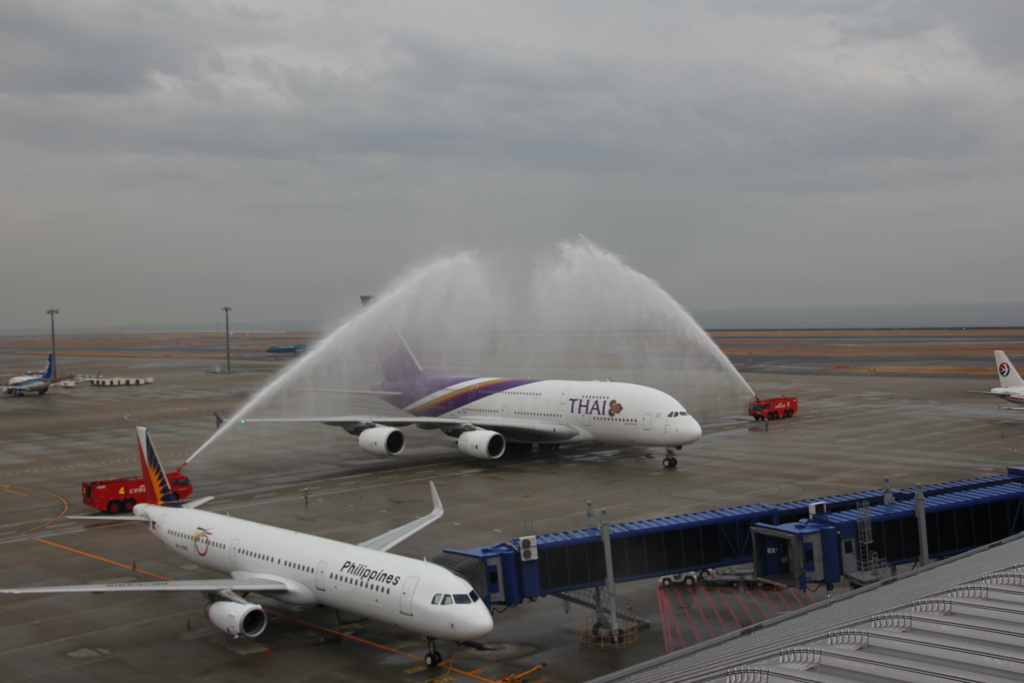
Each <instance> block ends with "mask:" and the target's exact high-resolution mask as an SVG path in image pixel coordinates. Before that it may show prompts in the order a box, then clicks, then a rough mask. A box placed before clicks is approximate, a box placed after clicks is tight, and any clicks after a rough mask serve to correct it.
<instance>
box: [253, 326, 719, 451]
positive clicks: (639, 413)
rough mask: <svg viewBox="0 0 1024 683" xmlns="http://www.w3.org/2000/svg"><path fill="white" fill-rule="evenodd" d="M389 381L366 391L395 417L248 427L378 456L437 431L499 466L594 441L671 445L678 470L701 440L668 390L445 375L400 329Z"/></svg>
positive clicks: (388, 344)
mask: <svg viewBox="0 0 1024 683" xmlns="http://www.w3.org/2000/svg"><path fill="white" fill-rule="evenodd" d="M377 354H378V357H379V359H380V365H381V369H382V370H383V371H384V382H383V383H382V384H380V385H378V386H376V387H374V388H373V389H372V390H368V391H340V392H339V393H353V394H372V395H376V396H379V397H381V398H382V399H384V400H385V401H387V402H388V403H390V404H392V405H393V406H395V407H397V408H399V409H401V410H403V411H405V412H406V413H408V414H409V416H408V417H402V416H398V417H396V416H393V415H380V416H377V415H343V416H325V417H309V418H305V417H303V418H253V419H250V418H246V419H243V420H242V422H322V423H324V424H328V425H332V426H336V427H342V428H343V429H345V430H346V431H347V432H349V433H350V434H353V435H355V436H357V437H358V438H359V447H360V448H362V449H363V450H365V451H367V452H369V453H374V454H376V455H398V454H399V453H401V452H402V450H403V449H404V448H405V435H404V434H403V433H402V431H401V430H400V429H399V427H405V426H409V425H415V426H416V427H419V428H420V429H436V430H439V431H441V432H442V433H444V434H446V435H447V436H450V437H453V438H455V439H457V440H458V449H459V450H460V451H461V452H462V453H465V454H466V455H469V456H472V457H474V458H480V459H482V460H497V459H498V458H500V457H501V456H502V455H504V453H505V449H506V445H507V443H513V444H525V445H527V446H529V445H530V444H539V445H540V447H541V448H552V447H557V446H558V445H560V444H566V443H580V442H596V443H606V444H610V445H615V446H647V447H661V448H665V449H666V451H667V452H666V455H665V458H664V460H663V461H662V464H664V466H665V467H675V466H676V464H677V460H676V457H675V455H674V451H673V449H675V450H678V449H681V448H682V447H683V446H685V445H686V444H689V443H693V442H694V441H696V440H697V439H699V438H700V436H701V428H700V425H699V424H698V423H697V421H696V420H695V419H693V417H692V416H690V415H688V414H687V412H686V409H685V408H684V407H683V405H682V404H681V403H680V402H679V401H677V400H676V399H675V398H673V397H672V396H669V395H668V394H666V393H665V392H663V391H660V390H658V389H654V388H652V387H646V386H642V385H639V384H629V383H626V382H611V381H609V382H599V381H590V382H586V381H578V380H552V379H549V380H535V379H502V378H498V377H437V376H431V375H427V374H426V373H425V372H424V371H423V368H422V367H421V366H420V364H419V362H418V361H417V360H416V357H415V356H414V355H413V353H412V351H411V350H410V349H409V347H408V345H407V344H406V343H405V340H404V339H402V337H401V335H400V334H399V333H398V332H397V331H392V332H391V334H389V335H387V337H385V339H384V340H383V341H382V342H380V343H378V346H377Z"/></svg>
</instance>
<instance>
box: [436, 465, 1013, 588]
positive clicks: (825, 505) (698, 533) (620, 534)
mask: <svg viewBox="0 0 1024 683" xmlns="http://www.w3.org/2000/svg"><path fill="white" fill-rule="evenodd" d="M921 492H922V497H923V509H924V517H925V522H926V526H927V533H926V535H925V538H926V539H927V541H926V542H927V548H928V551H927V553H926V554H924V555H923V554H922V552H921V548H922V543H921V535H920V532H919V531H918V529H919V526H918V521H917V517H916V516H915V501H914V497H915V493H916V490H915V489H889V488H888V487H885V488H882V489H875V490H871V491H864V492H861V493H850V494H843V495H839V496H830V497H826V498H820V499H814V500H801V501H793V502H791V503H784V504H779V505H763V504H754V505H745V506H740V507H733V508H725V509H721V510H711V511H707V512H698V513H692V514H686V515H676V516H672V517H662V518H658V519H650V520H642V521H637V522H627V523H623V524H613V525H611V527H610V531H611V550H612V553H611V555H612V570H613V575H614V578H615V581H616V582H622V581H635V580H639V579H646V578H651V577H656V576H662V575H665V574H675V573H681V572H687V571H699V570H701V569H708V568H712V567H721V566H729V565H736V564H748V563H754V567H755V570H756V571H757V573H758V575H759V576H761V577H763V578H766V579H768V580H770V581H773V582H775V583H778V584H781V585H787V586H794V587H798V588H807V587H808V585H813V584H830V583H836V582H838V581H839V580H840V579H842V578H843V577H844V576H845V577H847V578H851V579H852V580H853V582H854V583H857V582H866V579H865V576H867V575H870V574H871V573H872V572H873V571H874V572H875V573H876V574H877V570H879V568H880V567H881V568H884V567H887V566H889V565H894V564H902V563H913V562H920V561H921V559H922V557H924V558H925V560H926V561H927V560H930V559H937V558H941V557H946V556H949V555H954V554H957V553H960V552H963V551H966V550H969V549H971V548H976V547H978V546H982V545H985V544H987V543H991V542H993V541H997V540H999V539H1002V538H1006V537H1007V536H1010V535H1013V534H1015V533H1018V532H1020V531H1024V468H1020V467H1011V468H1009V469H1008V470H1007V473H1006V474H1002V475H994V476H988V477H981V478H978V479H970V480H963V481H954V482H947V483H942V484H934V485H929V486H924V487H921ZM811 510H813V511H814V514H813V515H812V514H811ZM435 562H438V563H439V564H443V565H445V566H448V567H449V568H452V569H453V570H454V571H457V572H459V573H460V574H463V575H464V576H466V577H467V578H469V579H470V581H471V582H472V583H473V585H474V586H475V587H476V588H477V590H478V592H479V593H480V594H481V595H482V596H486V597H487V599H488V600H489V602H490V603H491V604H492V605H517V604H520V603H522V602H525V601H527V600H535V599H536V598H538V597H543V596H545V595H551V594H554V593H564V592H567V591H573V590H579V589H584V588H593V587H595V586H599V585H602V584H603V583H604V581H605V563H604V551H603V547H602V544H601V539H600V530H599V529H598V528H597V527H596V526H595V527H591V528H586V529H578V530H574V531H563V532H558V533H552V534H544V535H538V536H524V537H520V538H518V539H511V540H509V541H506V542H503V543H498V544H495V545H491V546H484V547H478V548H472V549H469V550H446V551H445V552H444V553H443V554H442V555H441V556H439V557H438V558H436V559H435ZM872 563H874V564H872Z"/></svg>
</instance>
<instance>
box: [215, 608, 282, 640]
mask: <svg viewBox="0 0 1024 683" xmlns="http://www.w3.org/2000/svg"><path fill="white" fill-rule="evenodd" d="M206 616H207V617H208V618H209V619H210V621H212V622H213V625H214V626H216V627H217V628H219V629H220V630H221V631H224V633H227V634H228V635H229V636H232V637H234V638H237V637H238V636H245V637H246V638H255V637H256V636H258V635H259V634H261V633H263V629H265V628H266V627H267V613H266V612H264V611H263V608H262V607H260V606H259V605H255V604H253V603H251V602H247V603H241V602H234V601H232V600H218V601H217V602H211V603H210V604H209V605H207V606H206Z"/></svg>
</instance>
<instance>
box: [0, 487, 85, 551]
mask: <svg viewBox="0 0 1024 683" xmlns="http://www.w3.org/2000/svg"><path fill="white" fill-rule="evenodd" d="M4 488H5V489H6V488H10V489H19V490H21V491H31V492H33V493H41V494H43V495H44V496H50V497H52V498H56V499H57V500H59V501H60V503H61V505H62V506H63V509H62V510H61V511H60V512H59V513H57V516H56V517H54V518H53V519H51V520H49V521H48V522H43V523H42V524H40V525H39V526H37V527H33V528H31V529H29V530H28V531H23V532H21V535H22V536H28V534H30V533H32V532H33V531H39V530H40V529H42V528H43V527H46V526H49V525H51V524H53V523H54V522H56V521H57V520H58V519H60V518H61V517H63V516H64V515H66V514H67V513H68V508H69V507H70V506H69V505H68V501H67V500H66V499H65V498H64V497H63V496H58V495H57V494H56V493H50V492H49V491H43V490H42V489H33V488H29V487H27V486H8V485H7V484H4ZM11 493H17V491H11ZM21 495H26V494H24V493H23V494H21ZM28 538H32V537H31V536H28Z"/></svg>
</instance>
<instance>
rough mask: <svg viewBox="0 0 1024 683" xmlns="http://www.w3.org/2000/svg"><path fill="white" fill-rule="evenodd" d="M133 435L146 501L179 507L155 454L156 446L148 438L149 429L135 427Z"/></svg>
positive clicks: (179, 504)
mask: <svg viewBox="0 0 1024 683" xmlns="http://www.w3.org/2000/svg"><path fill="white" fill-rule="evenodd" d="M135 435H136V437H137V439H138V442H139V461H140V462H141V463H142V480H143V481H144V482H146V497H147V499H148V500H147V502H149V503H153V504H155V505H166V506H167V507H176V508H180V507H181V503H179V502H178V499H177V498H176V497H175V496H174V491H173V490H171V484H170V483H169V482H168V481H167V475H166V474H164V468H163V465H161V464H160V458H158V457H157V455H156V448H154V447H153V442H152V441H151V440H150V438H149V430H148V429H146V428H145V427H136V428H135Z"/></svg>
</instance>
